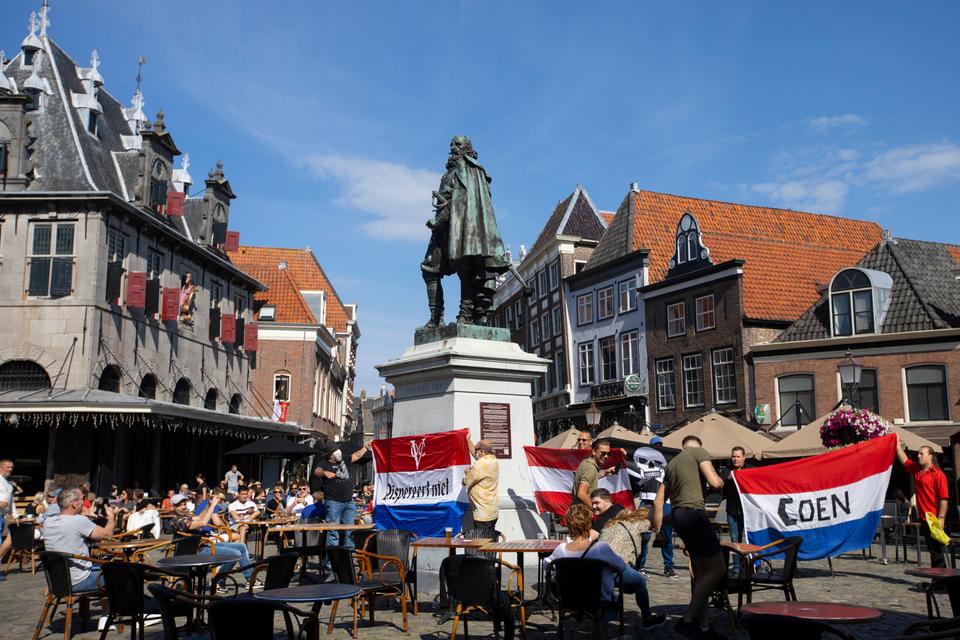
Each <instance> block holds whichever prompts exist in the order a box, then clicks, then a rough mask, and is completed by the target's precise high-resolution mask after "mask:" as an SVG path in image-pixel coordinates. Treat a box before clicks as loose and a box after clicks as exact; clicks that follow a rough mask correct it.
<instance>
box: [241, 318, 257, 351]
mask: <svg viewBox="0 0 960 640" xmlns="http://www.w3.org/2000/svg"><path fill="white" fill-rule="evenodd" d="M259 346H260V336H259V335H258V332H257V325H255V324H253V323H251V324H248V325H247V326H246V327H245V328H244V331H243V350H244V351H256V350H257V347H259Z"/></svg>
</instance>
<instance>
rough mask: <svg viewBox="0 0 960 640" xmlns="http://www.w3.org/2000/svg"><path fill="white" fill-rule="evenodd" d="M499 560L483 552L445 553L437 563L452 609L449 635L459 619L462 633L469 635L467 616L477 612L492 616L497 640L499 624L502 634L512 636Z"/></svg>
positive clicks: (488, 617)
mask: <svg viewBox="0 0 960 640" xmlns="http://www.w3.org/2000/svg"><path fill="white" fill-rule="evenodd" d="M502 567H503V563H502V562H500V561H499V560H497V559H496V558H489V557H486V556H470V555H462V556H449V557H447V558H444V560H443V562H442V563H441V564H440V574H441V575H442V576H444V578H445V581H446V583H447V588H448V590H449V594H450V603H451V608H452V609H453V613H454V616H453V628H452V629H451V631H450V638H451V640H453V639H454V638H456V635H457V625H458V624H459V623H460V621H461V620H462V621H463V636H464V638H467V639H469V637H470V634H469V630H468V626H467V624H468V617H469V615H470V614H472V613H474V612H478V611H479V612H481V613H482V614H483V619H492V620H493V633H494V636H495V637H496V638H497V640H499V638H500V625H501V624H502V625H503V626H504V637H505V639H506V640H512V638H513V634H514V620H513V612H512V611H511V608H510V597H509V596H508V595H507V593H506V592H505V591H503V590H502V589H501V569H502Z"/></svg>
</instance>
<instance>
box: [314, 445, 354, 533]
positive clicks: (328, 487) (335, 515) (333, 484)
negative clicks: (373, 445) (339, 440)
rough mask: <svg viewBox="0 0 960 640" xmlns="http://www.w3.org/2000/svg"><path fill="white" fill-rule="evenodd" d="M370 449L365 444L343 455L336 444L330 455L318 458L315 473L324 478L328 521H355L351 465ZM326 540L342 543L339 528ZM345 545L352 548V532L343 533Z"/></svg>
mask: <svg viewBox="0 0 960 640" xmlns="http://www.w3.org/2000/svg"><path fill="white" fill-rule="evenodd" d="M366 452H367V446H366V445H364V446H362V447H360V448H359V449H357V450H356V451H354V452H353V453H352V454H351V455H350V456H349V457H347V458H344V456H343V452H342V451H341V450H340V447H339V445H334V446H333V448H331V449H330V451H329V452H328V453H327V457H326V458H325V459H323V460H321V461H320V462H319V464H318V465H317V468H316V469H314V470H313V475H314V476H316V477H318V478H322V479H323V497H324V502H325V503H326V505H327V522H333V523H339V524H354V521H355V519H356V517H357V503H356V502H354V501H353V479H351V478H350V469H349V465H351V464H353V463H355V462H356V461H357V460H359V459H360V458H362V457H363V456H364V454H365V453H366ZM327 535H328V537H327V544H329V545H330V546H331V547H335V546H337V545H339V544H340V532H339V531H331V532H329V533H328V534H327ZM343 546H345V547H347V548H348V549H353V548H354V544H353V536H349V535H344V544H343Z"/></svg>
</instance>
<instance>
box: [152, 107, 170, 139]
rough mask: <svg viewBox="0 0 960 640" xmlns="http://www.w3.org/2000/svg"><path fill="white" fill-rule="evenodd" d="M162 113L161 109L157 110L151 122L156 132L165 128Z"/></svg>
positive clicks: (161, 131) (160, 131)
mask: <svg viewBox="0 0 960 640" xmlns="http://www.w3.org/2000/svg"><path fill="white" fill-rule="evenodd" d="M163 115H164V114H163V109H161V110H160V111H157V119H156V120H154V122H153V130H154V131H156V132H157V133H163V132H164V131H166V130H167V127H166V125H165V124H163Z"/></svg>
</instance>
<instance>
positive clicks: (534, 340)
mask: <svg viewBox="0 0 960 640" xmlns="http://www.w3.org/2000/svg"><path fill="white" fill-rule="evenodd" d="M530 344H531V345H534V344H540V321H539V320H536V319H534V320H531V321H530Z"/></svg>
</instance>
